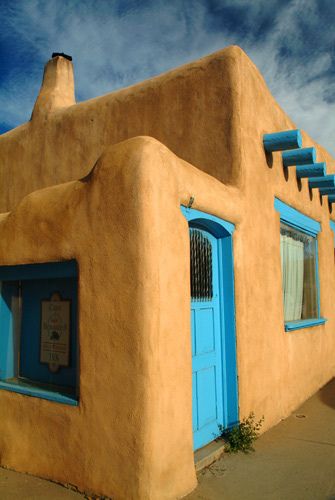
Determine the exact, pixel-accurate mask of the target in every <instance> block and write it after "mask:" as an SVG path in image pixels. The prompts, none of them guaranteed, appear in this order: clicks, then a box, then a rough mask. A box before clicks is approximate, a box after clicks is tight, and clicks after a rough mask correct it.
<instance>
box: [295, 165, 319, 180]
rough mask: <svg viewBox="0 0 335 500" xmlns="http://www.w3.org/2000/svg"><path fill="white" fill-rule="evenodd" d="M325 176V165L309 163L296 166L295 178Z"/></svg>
mask: <svg viewBox="0 0 335 500" xmlns="http://www.w3.org/2000/svg"><path fill="white" fill-rule="evenodd" d="M325 175H326V163H325V162H324V161H322V162H320V163H311V164H310V165H297V177H298V179H301V178H303V177H323V176H325Z"/></svg>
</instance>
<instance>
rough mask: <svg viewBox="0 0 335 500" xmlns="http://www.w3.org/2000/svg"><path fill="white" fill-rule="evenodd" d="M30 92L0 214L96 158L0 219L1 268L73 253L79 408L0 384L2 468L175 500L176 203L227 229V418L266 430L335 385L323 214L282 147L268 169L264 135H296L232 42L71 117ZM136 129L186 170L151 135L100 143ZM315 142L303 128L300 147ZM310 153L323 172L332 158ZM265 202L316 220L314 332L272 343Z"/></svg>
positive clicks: (6, 169) (180, 358)
mask: <svg viewBox="0 0 335 500" xmlns="http://www.w3.org/2000/svg"><path fill="white" fill-rule="evenodd" d="M52 64H55V62H53V63H52ZM59 64H60V63H59ZM62 64H63V63H62ZM68 64H69V63H68V62H66V63H65V67H66V75H67V76H66V78H67V80H66V81H67V82H68V85H71V81H70V80H71V78H70V77H69V76H68V75H69V72H68V67H69V66H68ZM52 68H53V70H57V68H54V67H52ZM58 69H59V70H60V72H61V77H62V74H63V73H62V68H61V67H59V68H58ZM205 69H206V71H205ZM56 73H57V71H56ZM211 80H214V83H211ZM69 81H70V83H69ZM200 81H201V82H202V83H201V84H200ZM227 82H228V83H227ZM195 84H197V85H195ZM179 85H180V90H179ZM188 85H189V87H188ZM212 85H213V86H212ZM172 89H174V90H172ZM197 89H199V96H198V97H199V101H198V105H197V106H191V107H190V113H189V115H187V119H186V118H185V117H184V114H185V109H186V108H185V107H187V106H188V105H189V104H187V102H186V101H187V99H188V101H189V98H187V95H191V96H193V97H192V99H193V98H194V99H195V96H196V95H198V94H197ZM200 89H202V91H201V92H200ZM205 89H206V90H207V89H211V91H208V92H207V93H206V92H205ZM44 91H45V89H44V90H43V95H42V97H43V99H44V98H45V99H46V101H47V102H48V103H49V104H50V103H51V104H50V107H49V109H48V111H47V112H45V110H44V108H43V106H44V104H42V107H41V108H40V109H39V105H38V106H37V107H35V110H34V113H35V111H36V110H37V111H38V112H37V111H36V113H37V114H35V116H37V118H34V120H33V121H32V122H30V123H29V124H26V125H23V126H22V127H21V128H18V129H16V130H14V131H12V132H10V133H7V134H5V135H4V136H2V137H0V157H1V158H2V160H1V161H2V164H1V165H2V167H1V171H0V175H1V176H2V177H1V183H2V184H1V185H2V186H3V187H2V188H1V190H2V192H3V205H2V207H3V210H8V209H11V208H12V207H13V206H14V205H15V204H17V203H18V201H19V200H20V199H21V198H22V196H23V195H25V194H26V193H28V192H31V191H32V190H34V189H36V188H38V187H41V186H46V185H49V184H53V183H59V182H61V181H68V180H71V179H75V178H76V177H80V176H83V175H84V174H86V173H88V172H89V171H90V170H91V168H92V166H93V165H94V163H95V161H96V160H97V158H98V157H99V156H100V155H101V153H102V152H103V155H102V156H101V157H100V159H99V161H98V163H97V165H96V167H95V168H94V170H93V172H92V173H91V174H90V175H88V176H87V177H86V178H85V179H83V180H82V181H73V182H69V183H67V184H63V185H60V186H55V187H50V188H47V189H44V190H41V191H36V192H34V193H32V194H30V195H29V196H27V197H26V198H24V199H23V200H22V201H21V203H20V204H19V205H18V206H17V208H16V209H14V210H13V211H12V212H11V213H9V214H5V215H3V216H2V217H1V218H0V241H1V245H0V264H1V265H3V264H15V263H20V264H23V263H30V262H46V261H54V260H62V259H70V258H76V259H77V260H78V263H79V303H80V311H79V341H80V370H81V371H80V406H79V407H78V408H72V407H71V408H70V407H66V406H64V405H59V404H57V403H52V402H47V401H43V400H39V399H35V398H28V397H25V396H22V395H18V394H10V393H7V392H5V391H0V430H1V431H0V456H1V463H2V464H4V465H7V466H10V467H13V468H15V469H18V470H24V471H28V472H31V473H34V474H37V475H41V476H44V477H50V478H52V479H56V480H59V481H61V482H70V483H74V484H76V485H78V486H79V487H80V488H82V489H84V490H85V489H86V490H90V489H91V490H93V491H95V492H97V493H102V494H105V495H111V496H113V497H115V498H127V499H128V498H143V499H144V498H150V499H151V498H152V499H156V498H157V499H163V498H176V497H178V496H181V495H183V494H185V493H187V492H188V491H190V490H191V489H192V488H193V487H194V486H195V473H194V467H193V450H192V424H191V402H192V398H191V353H190V318H189V246H188V227H187V223H186V220H185V219H184V217H183V216H182V214H181V212H180V208H179V207H180V204H187V203H188V201H189V198H190V196H191V195H192V196H194V204H193V208H197V209H199V210H202V211H204V212H207V213H211V214H213V215H216V216H218V217H221V218H223V219H225V220H228V221H230V222H232V223H234V224H235V225H236V230H235V232H234V236H233V244H234V272H235V300H236V332H237V355H238V359H237V362H238V374H239V406H240V416H241V417H243V416H246V415H248V413H249V412H250V411H255V412H256V415H257V416H261V415H263V414H264V415H265V423H264V430H265V429H267V428H268V427H270V426H272V425H274V424H275V423H276V422H278V421H279V420H280V419H281V418H283V417H285V416H287V415H288V414H289V413H290V411H292V410H293V409H294V408H295V407H297V406H298V404H299V403H300V402H301V401H302V400H304V399H306V398H307V397H308V396H309V395H310V394H311V393H312V392H314V391H315V390H316V389H317V388H319V387H320V386H321V385H322V384H323V383H324V382H326V381H327V380H329V379H330V378H331V377H332V376H334V374H335V356H334V353H335V340H334V335H333V332H334V326H335V324H334V323H335V315H334V313H333V306H332V304H334V303H335V291H334V288H335V287H334V281H335V276H334V245H333V233H332V232H331V230H330V228H329V217H330V215H331V214H330V213H329V207H328V203H327V202H326V200H325V199H324V200H323V203H322V204H321V201H320V197H319V195H318V192H317V191H316V190H313V193H312V194H311V193H310V191H309V189H308V187H307V182H306V181H305V180H303V181H302V182H301V184H299V183H297V181H296V178H295V167H290V168H289V169H288V170H287V171H286V172H285V171H284V170H283V167H282V164H281V156H280V153H275V154H274V155H273V156H272V157H269V158H266V156H265V154H264V150H263V147H262V135H263V133H265V132H274V131H280V130H286V129H288V128H295V127H294V124H293V123H292V122H291V121H290V119H289V118H288V117H287V116H286V115H285V114H284V112H283V111H282V110H281V109H280V107H279V106H278V105H277V104H276V102H275V101H274V99H273V97H272V96H271V94H270V93H269V91H268V89H267V88H266V86H265V83H264V81H263V79H262V78H261V76H260V75H259V73H258V71H257V70H256V68H255V67H254V66H253V64H252V63H251V61H250V60H249V59H248V58H247V57H246V56H245V54H244V53H243V52H242V51H240V49H238V48H229V49H226V50H225V51H222V52H220V53H219V54H216V55H214V56H209V57H208V58H205V59H204V60H202V61H200V62H197V63H194V64H191V65H190V66H187V67H185V68H184V69H179V70H175V71H174V72H172V73H171V74H167V75H164V76H162V77H158V78H157V79H154V80H152V81H149V82H146V83H144V84H140V85H138V86H135V87H132V88H130V89H125V90H123V91H120V92H118V93H115V94H111V95H109V96H105V97H102V98H98V99H95V100H92V101H89V102H87V103H82V104H80V105H73V106H72V107H70V108H67V109H61V107H62V100H61V99H60V100H59V99H58V97H57V95H56V96H55V94H54V93H53V95H52V100H51V101H50V99H49V97H50V96H48V95H47V93H45V92H44ZM71 95H72V94H71V93H69V92H67V96H66V100H64V102H65V103H69V100H71V99H72V97H71ZM176 95H177V96H178V98H175V96H176ZM43 99H42V100H40V101H38V104H39V103H40V102H42V103H43ZM45 99H44V100H45ZM221 100H222V102H223V103H224V106H222V107H220V106H218V104H217V102H221ZM167 103H168V104H167ZM49 104H48V105H49ZM206 106H207V107H206ZM170 108H171V109H170ZM50 110H51V111H50ZM157 110H162V111H161V112H160V113H157ZM171 110H173V111H174V113H175V114H177V115H178V120H177V118H174V115H173V112H172V111H171ZM228 110H229V111H228ZM163 111H164V112H163ZM165 111H166V112H165ZM156 113H157V116H156ZM192 113H193V114H192ZM221 113H223V115H222V114H221ZM41 120H42V121H41ZM179 120H180V121H179ZM179 123H182V126H181V127H180V128H178V126H179V125H178V124H179ZM187 125H188V126H187ZM232 125H233V126H234V127H235V128H233V130H231V126H232ZM202 127H203V128H202ZM188 128H189V129H190V131H188ZM206 130H207V132H206V134H205V131H206ZM137 133H141V134H143V133H150V134H151V135H154V136H156V137H157V136H159V137H158V138H159V139H161V140H163V139H164V142H165V143H166V144H167V145H168V146H170V148H172V149H173V151H174V152H176V153H178V154H179V156H182V157H183V158H184V159H185V158H186V159H190V157H191V159H192V161H193V163H194V164H195V165H196V166H198V167H199V169H198V168H195V167H194V166H191V165H189V164H188V163H186V162H185V161H183V160H181V159H179V158H177V157H176V156H175V155H174V154H173V153H171V151H169V150H168V149H167V148H166V147H165V146H164V145H162V144H160V143H158V142H157V141H156V140H154V139H151V138H148V137H145V138H143V137H142V138H134V139H131V140H129V141H126V142H123V143H121V144H118V145H115V146H112V147H107V148H106V146H108V145H109V144H110V143H113V142H115V141H117V140H119V139H124V138H126V137H129V136H132V135H135V134H137ZM188 134H191V135H188ZM192 134H193V135H192ZM222 134H223V135H225V140H224V141H222V137H223V135H222ZM313 144H314V143H313V141H312V140H311V139H310V138H309V137H308V136H307V135H306V134H304V144H303V145H304V146H310V145H313ZM206 147H207V149H206ZM317 151H318V160H319V161H320V160H327V162H328V171H333V170H334V160H333V159H332V158H331V157H330V156H329V155H328V154H327V153H326V152H325V151H324V150H323V149H322V148H320V147H319V146H317ZM206 153H207V154H206ZM23 166H25V168H23ZM200 169H202V170H204V171H206V170H207V171H210V172H211V173H212V175H213V176H214V177H217V178H218V179H226V180H229V183H230V185H225V184H222V183H221V182H219V180H217V179H215V178H214V177H212V176H209V175H207V174H206V173H205V172H202V171H201V170H200ZM5 179H6V183H5V184H4V182H5ZM274 196H277V197H279V198H280V199H281V200H282V201H284V202H286V203H288V204H290V205H292V206H293V207H295V208H297V209H298V210H300V211H301V212H303V213H305V214H306V215H308V216H310V217H313V218H314V219H315V220H318V221H320V222H321V225H322V231H321V233H320V235H319V239H318V240H319V275H320V288H321V314H322V316H325V317H327V318H328V322H327V323H326V325H324V326H318V327H314V328H311V329H304V330H301V331H296V332H292V333H285V332H284V327H283V324H284V321H283V308H282V291H281V271H280V246H279V214H278V213H277V212H276V211H275V210H274V206H273V204H274ZM106 263H107V264H108V265H106ZM50 423H52V424H53V426H54V428H55V429H56V431H55V432H53V433H52V434H50ZM55 457H57V459H56V460H55Z"/></svg>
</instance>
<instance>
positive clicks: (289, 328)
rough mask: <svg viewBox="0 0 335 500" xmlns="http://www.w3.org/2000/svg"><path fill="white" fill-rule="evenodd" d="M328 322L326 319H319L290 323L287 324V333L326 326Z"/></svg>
mask: <svg viewBox="0 0 335 500" xmlns="http://www.w3.org/2000/svg"><path fill="white" fill-rule="evenodd" d="M326 321H328V320H327V319H326V318H318V319H302V320H300V321H288V322H287V323H285V331H286V332H292V331H293V330H300V329H302V328H311V327H312V326H319V325H324V324H325V323H326Z"/></svg>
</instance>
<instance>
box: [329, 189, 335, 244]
mask: <svg viewBox="0 0 335 500" xmlns="http://www.w3.org/2000/svg"><path fill="white" fill-rule="evenodd" d="M334 198H335V196H334ZM334 202H335V200H334ZM329 225H330V229H331V230H332V231H333V233H334V246H335V221H333V220H330V221H329Z"/></svg>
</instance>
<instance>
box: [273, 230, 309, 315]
mask: <svg viewBox="0 0 335 500" xmlns="http://www.w3.org/2000/svg"><path fill="white" fill-rule="evenodd" d="M280 254H281V267H282V282H283V299H284V319H285V322H287V321H297V320H303V319H310V318H318V296H317V284H316V238H315V237H313V236H310V235H308V234H305V233H303V232H301V231H298V230H296V229H294V228H292V227H290V226H288V225H286V224H283V223H281V225H280Z"/></svg>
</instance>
